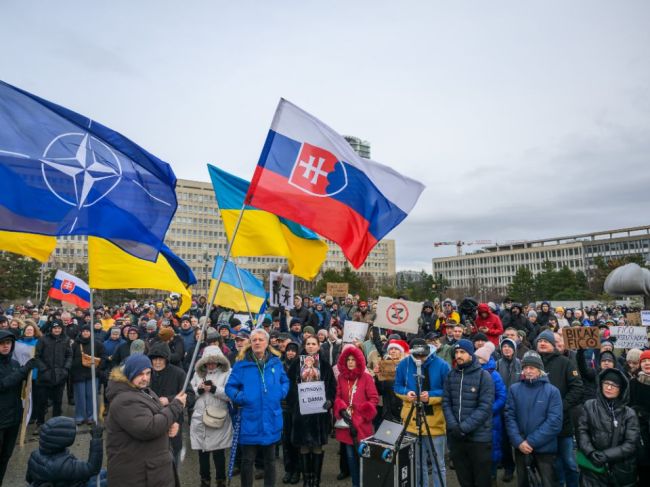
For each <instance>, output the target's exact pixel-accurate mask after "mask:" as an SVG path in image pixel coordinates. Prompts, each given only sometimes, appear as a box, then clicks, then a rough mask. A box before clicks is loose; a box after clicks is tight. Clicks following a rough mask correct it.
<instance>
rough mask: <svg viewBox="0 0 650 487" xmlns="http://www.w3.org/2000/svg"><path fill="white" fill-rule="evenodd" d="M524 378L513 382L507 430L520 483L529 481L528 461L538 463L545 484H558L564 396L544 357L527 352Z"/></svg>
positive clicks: (507, 408) (521, 484) (523, 360)
mask: <svg viewBox="0 0 650 487" xmlns="http://www.w3.org/2000/svg"><path fill="white" fill-rule="evenodd" d="M521 365H522V370H523V379H522V380H521V381H520V382H518V383H516V384H513V385H512V386H511V387H510V391H509V392H508V401H507V403H506V414H505V419H506V430H507V432H508V436H509V437H510V442H511V443H512V445H513V446H514V447H515V465H516V467H517V484H518V486H519V487H525V486H527V485H528V481H527V475H526V463H527V461H528V460H529V459H532V460H534V462H535V463H536V465H537V470H538V471H539V474H540V477H541V478H542V484H543V485H544V486H545V487H546V486H549V487H550V486H555V485H557V481H556V476H555V470H554V468H553V462H554V461H555V456H556V453H557V437H558V435H559V434H560V432H561V431H562V397H561V396H560V391H559V390H558V388H557V387H555V386H554V385H551V383H550V382H549V380H548V376H547V375H546V373H545V372H544V362H543V361H542V357H540V355H539V354H538V353H537V352H535V351H532V350H531V351H529V352H526V354H525V355H524V358H523V359H522V361H521Z"/></svg>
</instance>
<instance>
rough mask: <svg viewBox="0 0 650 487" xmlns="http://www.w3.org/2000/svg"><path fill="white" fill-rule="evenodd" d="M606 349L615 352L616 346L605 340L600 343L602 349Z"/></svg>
mask: <svg viewBox="0 0 650 487" xmlns="http://www.w3.org/2000/svg"><path fill="white" fill-rule="evenodd" d="M606 347H609V349H610V350H614V344H613V343H612V342H611V341H609V340H605V341H602V342H600V349H601V350H602V349H603V348H606Z"/></svg>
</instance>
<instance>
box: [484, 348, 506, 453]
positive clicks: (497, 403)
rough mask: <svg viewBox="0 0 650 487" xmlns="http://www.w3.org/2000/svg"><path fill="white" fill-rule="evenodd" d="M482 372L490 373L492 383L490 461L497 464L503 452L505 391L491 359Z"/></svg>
mask: <svg viewBox="0 0 650 487" xmlns="http://www.w3.org/2000/svg"><path fill="white" fill-rule="evenodd" d="M483 370H485V371H487V372H489V373H490V377H492V382H494V402H493V403H492V461H493V462H495V463H498V462H500V461H501V458H502V457H503V452H502V451H501V432H502V431H503V425H502V422H501V413H502V412H503V408H504V407H505V405H506V397H507V390H506V386H505V384H504V383H503V380H502V379H501V376H500V375H499V373H498V372H497V371H496V363H495V362H494V359H493V358H492V357H490V360H488V361H487V362H486V363H485V364H483Z"/></svg>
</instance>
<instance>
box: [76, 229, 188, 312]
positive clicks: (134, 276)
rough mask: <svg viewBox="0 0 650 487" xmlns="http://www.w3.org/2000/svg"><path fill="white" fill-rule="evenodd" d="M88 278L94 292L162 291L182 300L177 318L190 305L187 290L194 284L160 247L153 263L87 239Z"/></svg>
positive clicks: (184, 266) (183, 267)
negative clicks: (123, 290)
mask: <svg viewBox="0 0 650 487" xmlns="http://www.w3.org/2000/svg"><path fill="white" fill-rule="evenodd" d="M88 277H89V284H90V287H91V288H94V289H162V290H163V291H169V292H172V293H178V294H179V295H180V296H181V303H180V307H179V311H178V314H179V315H182V314H184V313H185V312H186V311H187V310H188V309H190V306H191V304H192V292H191V291H190V290H189V289H188V286H190V285H192V284H195V283H196V277H194V273H193V272H192V270H191V269H190V268H189V267H188V266H187V264H185V262H183V261H182V260H181V259H180V258H179V257H177V256H176V255H175V254H174V253H173V252H172V251H171V250H169V248H168V247H167V246H166V245H164V244H163V247H162V248H161V249H160V253H159V254H158V257H157V258H156V261H155V262H150V261H148V260H144V259H138V258H137V257H134V256H132V255H131V254H129V253H127V252H125V251H124V250H122V249H121V248H119V247H118V246H117V245H115V244H113V243H111V242H109V241H108V240H105V239H103V238H98V237H88Z"/></svg>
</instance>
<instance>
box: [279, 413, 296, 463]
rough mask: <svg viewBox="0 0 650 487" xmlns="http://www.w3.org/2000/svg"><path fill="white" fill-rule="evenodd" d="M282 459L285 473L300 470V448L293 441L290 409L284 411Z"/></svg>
mask: <svg viewBox="0 0 650 487" xmlns="http://www.w3.org/2000/svg"><path fill="white" fill-rule="evenodd" d="M282 420H283V427H282V460H283V462H284V471H285V473H295V472H299V471H300V449H299V448H296V447H295V446H294V445H293V443H291V430H292V416H291V413H290V412H289V411H283V412H282Z"/></svg>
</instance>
